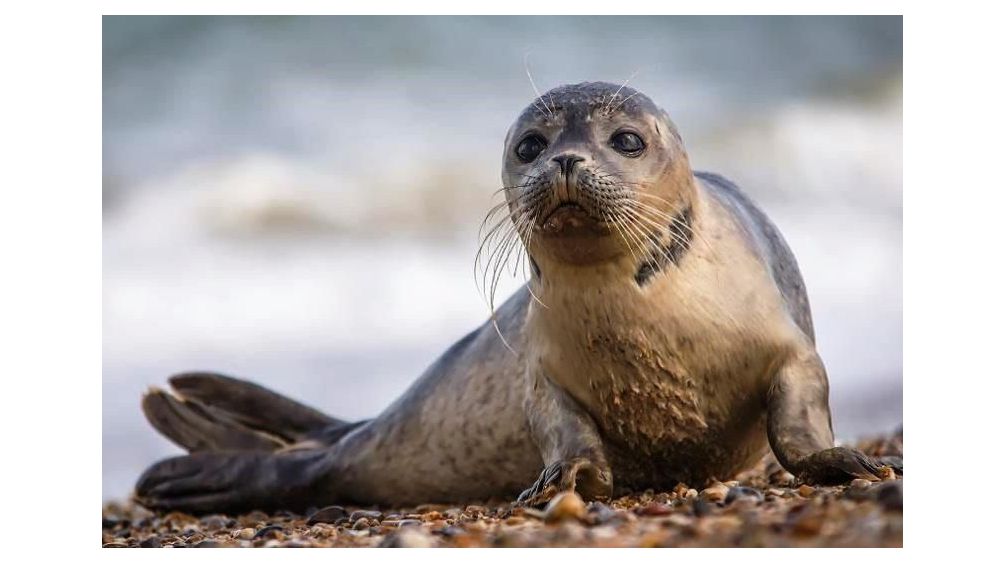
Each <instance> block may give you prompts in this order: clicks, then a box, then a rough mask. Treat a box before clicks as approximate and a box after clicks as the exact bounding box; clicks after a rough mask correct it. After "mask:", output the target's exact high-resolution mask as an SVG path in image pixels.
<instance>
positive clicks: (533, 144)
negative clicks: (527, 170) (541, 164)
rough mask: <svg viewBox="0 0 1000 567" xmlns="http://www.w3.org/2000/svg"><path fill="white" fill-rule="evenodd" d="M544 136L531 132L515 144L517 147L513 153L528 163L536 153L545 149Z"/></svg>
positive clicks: (535, 156)
mask: <svg viewBox="0 0 1000 567" xmlns="http://www.w3.org/2000/svg"><path fill="white" fill-rule="evenodd" d="M545 145H546V144H545V138H542V137H541V136H539V135H537V134H532V135H530V136H528V137H527V138H525V139H523V140H521V143H520V144H518V145H517V149H516V150H514V153H515V154H517V157H518V159H520V160H521V161H523V162H524V163H529V162H533V161H535V158H537V157H538V154H540V153H542V152H543V151H544V150H545Z"/></svg>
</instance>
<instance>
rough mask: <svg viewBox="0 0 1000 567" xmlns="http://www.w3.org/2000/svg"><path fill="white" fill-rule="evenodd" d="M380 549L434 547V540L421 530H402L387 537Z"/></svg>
mask: <svg viewBox="0 0 1000 567" xmlns="http://www.w3.org/2000/svg"><path fill="white" fill-rule="evenodd" d="M379 547H434V539H433V538H431V536H429V535H427V534H425V533H424V532H423V531H422V530H420V529H419V528H409V527H408V528H402V529H399V530H397V531H395V532H393V533H392V534H390V535H388V536H386V538H385V539H384V540H382V543H381V544H380V545H379Z"/></svg>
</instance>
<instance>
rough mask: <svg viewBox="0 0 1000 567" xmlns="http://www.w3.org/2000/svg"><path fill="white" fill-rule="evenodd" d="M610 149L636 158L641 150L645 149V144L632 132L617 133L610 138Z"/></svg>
mask: <svg viewBox="0 0 1000 567" xmlns="http://www.w3.org/2000/svg"><path fill="white" fill-rule="evenodd" d="M611 147H613V148H614V149H615V150H616V151H618V153H621V154H624V155H627V156H629V157H636V156H638V155H639V154H641V153H642V150H644V149H646V144H644V143H643V141H642V138H640V137H639V135H638V134H636V133H634V132H619V133H617V134H615V135H614V136H613V137H612V138H611Z"/></svg>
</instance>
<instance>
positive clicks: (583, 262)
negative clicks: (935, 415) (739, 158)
mask: <svg viewBox="0 0 1000 567" xmlns="http://www.w3.org/2000/svg"><path fill="white" fill-rule="evenodd" d="M503 181H504V194H505V198H506V210H505V213H506V214H505V217H504V220H507V221H509V228H508V231H507V232H506V233H504V232H497V228H494V230H493V231H491V234H501V235H502V236H501V240H500V242H501V249H500V252H501V253H500V254H499V256H498V255H496V254H494V255H493V256H491V258H495V257H499V258H502V257H504V254H503V252H504V251H507V252H508V254H507V255H508V256H509V250H510V243H511V242H520V243H521V244H522V245H523V247H524V249H525V251H526V253H527V256H528V258H529V262H530V265H531V268H532V269H531V278H530V281H529V282H528V283H527V284H526V285H525V286H524V287H523V288H522V289H521V290H520V291H518V292H517V293H515V294H514V296H513V297H511V298H510V299H509V300H507V301H506V302H505V303H504V304H503V305H502V306H500V308H499V309H497V310H496V313H495V315H494V317H493V318H492V319H491V321H488V322H487V323H485V324H484V325H483V326H482V327H480V328H479V329H477V330H475V331H473V332H472V333H470V334H469V335H467V336H466V337H465V338H463V339H462V340H460V341H459V342H458V343H456V344H455V345H454V346H452V347H451V348H450V349H449V350H448V351H447V352H446V353H445V354H444V355H442V356H441V358H440V359H438V360H437V361H436V362H435V363H434V364H433V365H432V366H431V367H430V368H428V369H427V371H426V372H425V373H424V374H423V375H422V376H421V377H420V378H419V379H418V380H417V381H416V382H415V383H414V384H413V385H412V386H411V387H410V388H409V390H407V391H406V392H405V393H404V394H403V395H402V396H401V397H400V398H399V399H398V400H397V401H396V402H395V403H393V404H392V405H391V406H390V407H388V408H387V409H386V410H385V411H383V412H382V413H381V414H380V415H378V416H377V417H375V418H373V419H371V420H368V421H364V422H359V423H345V422H342V421H340V420H336V419H334V418H331V417H328V416H326V415H324V414H322V413H320V412H317V411H316V410H313V409H311V408H308V407H306V406H303V405H301V404H298V403H296V402H293V401H291V400H288V399H287V398H283V397H281V396H279V395H278V394H274V393H273V392H269V391H267V390H264V389H262V388H260V387H258V386H254V385H252V384H250V383H247V382H243V381H240V380H236V379H232V378H227V377H223V376H218V375H212V374H206V373H195V374H187V375H182V376H179V377H175V378H174V379H172V380H171V384H172V386H173V387H174V390H175V391H176V394H170V393H166V392H162V391H153V392H151V393H150V394H149V395H147V397H146V398H145V399H144V405H143V407H144V410H145V411H146V415H147V416H148V417H149V419H150V421H151V422H152V423H153V425H154V426H155V427H157V429H159V430H160V431H161V432H163V433H164V434H166V435H167V436H168V437H170V438H172V439H174V440H175V441H177V442H178V443H179V444H180V445H182V446H183V447H185V448H187V449H188V450H189V451H191V455H188V456H185V457H178V458H174V459H168V460H166V461H162V462H160V463H157V464H156V465H154V466H153V467H151V468H150V469H149V470H148V471H147V472H146V473H145V474H144V475H143V478H141V479H140V481H139V483H138V485H137V498H138V499H139V501H140V502H142V503H143V504H145V505H147V506H150V507H153V508H180V509H186V510H192V511H210V510H236V509H249V508H286V509H287V508H295V507H308V506H318V505H322V504H328V503H334V502H342V503H359V504H406V503H410V504H413V503H421V502H462V501H472V500H484V499H488V498H491V497H500V498H514V497H517V498H518V499H519V500H521V501H523V502H527V503H537V502H541V501H544V500H546V499H548V498H549V497H551V495H552V494H553V493H554V492H555V491H558V490H566V489H574V490H577V491H578V492H580V493H581V494H583V495H584V496H586V497H591V498H603V497H608V496H611V495H613V494H615V493H622V492H627V491H631V490H644V489H647V488H654V489H658V490H668V489H671V488H673V486H675V485H676V483H678V482H684V483H687V484H689V485H699V484H701V483H704V482H707V481H708V480H710V479H712V478H717V479H724V478H728V477H731V476H732V475H734V474H736V473H737V472H739V471H741V470H742V469H744V468H746V467H748V466H750V465H752V464H753V463H754V462H756V461H757V459H759V458H760V457H761V456H762V455H763V453H764V452H765V451H766V450H767V449H768V447H770V448H771V449H772V450H773V451H774V452H775V455H776V456H777V457H778V460H779V461H780V462H781V463H782V465H784V466H785V467H786V468H787V469H789V470H790V471H791V472H793V473H795V474H798V475H800V476H802V477H804V478H806V479H811V480H814V481H816V482H839V481H843V480H847V479H851V478H855V477H862V478H873V475H874V473H875V472H876V470H877V468H878V467H881V466H886V465H888V466H893V467H894V468H896V469H897V470H898V471H899V472H901V471H902V463H901V460H898V459H883V460H878V459H872V458H870V457H867V456H865V455H863V454H861V453H858V452H856V451H851V450H848V449H844V448H840V447H834V445H833V434H832V429H831V425H830V421H831V420H830V414H829V408H828V403H827V396H828V393H827V390H828V387H827V379H826V374H825V371H824V369H823V365H822V361H821V360H820V358H819V355H818V354H817V353H816V350H815V347H814V336H813V328H812V321H811V317H810V312H809V303H808V299H807V296H806V292H805V287H804V284H803V282H802V278H801V276H800V274H799V271H798V268H797V266H796V263H795V260H794V257H793V255H792V253H791V251H790V250H789V248H788V246H787V245H786V243H785V242H784V240H783V239H782V237H781V236H780V234H779V232H778V230H777V229H776V228H775V227H774V225H773V224H772V223H771V222H770V221H769V220H768V219H767V217H766V216H765V215H764V214H763V212H761V211H760V209H759V208H758V207H756V206H755V205H754V204H753V203H752V202H751V201H750V200H749V199H748V198H747V197H746V196H745V195H744V194H743V193H742V192H740V190H739V189H737V188H736V186H735V185H734V184H732V183H731V182H729V181H727V180H726V179H724V178H722V177H720V176H717V175H714V174H707V173H694V172H692V170H691V169H690V167H689V165H688V160H687V154H686V152H685V150H684V148H683V144H682V142H681V139H680V136H679V134H678V133H677V130H676V128H675V126H674V125H673V123H672V122H671V121H670V119H669V117H668V116H667V115H666V113H664V112H663V111H662V110H660V109H659V108H658V107H656V106H655V105H654V104H653V103H652V101H651V100H649V99H648V98H647V97H645V95H642V94H641V93H639V92H638V91H634V90H632V89H629V88H627V87H623V86H617V85H610V84H607V83H583V84H579V85H570V86H566V87H560V88H558V89H555V90H553V91H550V92H549V93H546V94H545V95H542V96H540V97H539V98H538V99H536V100H535V101H533V103H532V105H531V106H529V107H528V108H526V109H525V111H524V112H523V113H522V114H521V116H520V117H519V118H518V120H517V121H516V122H515V123H514V125H513V126H512V127H511V130H510V131H509V132H508V135H507V140H506V143H505V149H504V167H503ZM499 226H500V225H498V227H499ZM513 239H516V240H513ZM505 247H506V248H505Z"/></svg>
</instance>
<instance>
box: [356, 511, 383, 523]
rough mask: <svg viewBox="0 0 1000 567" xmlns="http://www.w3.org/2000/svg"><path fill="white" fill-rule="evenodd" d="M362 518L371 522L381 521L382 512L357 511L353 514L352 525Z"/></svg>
mask: <svg viewBox="0 0 1000 567" xmlns="http://www.w3.org/2000/svg"><path fill="white" fill-rule="evenodd" d="M361 518H367V519H369V520H381V519H382V512H379V511H378V510H355V511H353V512H351V518H350V519H351V523H354V522H357V521H358V520H360V519H361Z"/></svg>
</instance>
